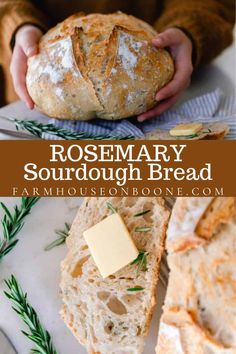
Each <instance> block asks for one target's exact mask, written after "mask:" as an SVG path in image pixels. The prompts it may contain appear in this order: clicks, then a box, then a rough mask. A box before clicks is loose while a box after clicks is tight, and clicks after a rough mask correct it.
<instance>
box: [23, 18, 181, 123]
mask: <svg viewBox="0 0 236 354" xmlns="http://www.w3.org/2000/svg"><path fill="white" fill-rule="evenodd" d="M156 34H157V33H156V31H155V30H154V29H153V28H152V27H151V26H150V25H148V24H147V23H145V22H143V21H141V20H139V19H137V18H135V17H133V16H129V15H126V14H123V13H114V14H109V15H102V14H91V15H87V16H85V15H83V14H81V13H79V14H76V15H73V16H71V17H69V18H68V19H66V20H65V21H64V22H62V23H60V24H58V25H57V26H56V27H54V28H53V29H51V30H50V31H49V32H47V33H46V34H45V35H44V36H43V37H42V39H41V41H40V44H39V54H37V55H36V56H34V57H32V58H30V59H29V61H28V73H27V78H26V82H27V88H28V91H29V93H30V95H31V97H32V98H33V100H34V102H35V103H36V105H37V107H38V108H39V109H40V110H42V111H43V112H44V113H46V114H47V115H49V116H52V117H55V118H63V119H79V120H87V119H91V118H94V117H95V116H97V117H100V118H104V119H120V118H124V117H128V116H131V115H135V114H139V113H142V112H144V111H146V110H147V109H149V108H151V107H153V106H154V105H155V104H156V101H155V94H156V92H157V91H158V90H159V89H160V88H162V87H163V86H164V85H165V84H167V82H169V81H170V80H171V78H172V76H173V74H174V66H173V60H172V59H171V56H170V54H169V53H168V52H167V51H166V50H164V49H158V50H157V49H156V48H154V47H153V45H152V44H151V40H152V38H153V37H154V36H155V35H156Z"/></svg>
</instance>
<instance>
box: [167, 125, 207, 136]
mask: <svg viewBox="0 0 236 354" xmlns="http://www.w3.org/2000/svg"><path fill="white" fill-rule="evenodd" d="M202 127H203V125H202V123H189V124H178V125H176V126H175V127H174V128H172V129H171V130H170V135H171V136H189V135H194V134H197V133H198V132H199V131H200V130H201V129H202Z"/></svg>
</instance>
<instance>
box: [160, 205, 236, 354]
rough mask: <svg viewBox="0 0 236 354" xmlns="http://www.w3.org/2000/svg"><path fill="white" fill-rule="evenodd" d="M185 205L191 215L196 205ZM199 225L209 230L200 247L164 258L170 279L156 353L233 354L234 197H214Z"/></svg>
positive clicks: (235, 339) (235, 285)
mask: <svg viewBox="0 0 236 354" xmlns="http://www.w3.org/2000/svg"><path fill="white" fill-rule="evenodd" d="M200 199H201V198H200ZM191 200H192V210H191V208H190V210H191V213H192V214H193V209H194V208H196V205H197V204H198V203H196V200H194V198H189V203H188V204H189V207H190V204H191ZM229 206H230V207H229ZM176 207H177V208H180V207H181V203H177V204H175V206H174V209H175V208H176ZM224 208H225V214H224V215H223V210H224ZM229 210H230V212H229ZM174 212H175V213H177V210H174ZM181 212H183V210H182V209H179V210H178V214H181ZM226 215H227V216H226ZM232 216H233V217H232ZM226 219H227V221H226ZM201 220H202V221H201V223H202V224H203V223H204V224H205V226H206V223H207V220H209V224H210V226H209V228H206V229H207V230H208V231H209V230H214V231H212V232H211V233H209V232H207V239H205V242H204V243H202V244H200V245H198V247H197V248H192V249H189V248H187V249H185V250H181V252H179V251H178V250H177V251H175V252H172V253H170V254H168V264H169V267H170V276H169V284H168V289H167V296H166V299H165V305H164V312H163V315H162V317H161V324H160V329H159V335H158V344H157V347H156V353H157V354H236V316H235V309H236V296H235V294H236V282H235V279H236V216H235V198H215V199H214V200H213V202H212V203H211V206H210V207H208V209H207V210H206V213H205V216H204V219H203V218H202V219H201ZM212 220H217V228H215V227H214V228H212ZM170 224H171V220H170ZM215 225H216V223H215ZM203 229H204V230H205V227H204V228H203ZM167 238H168V236H167Z"/></svg>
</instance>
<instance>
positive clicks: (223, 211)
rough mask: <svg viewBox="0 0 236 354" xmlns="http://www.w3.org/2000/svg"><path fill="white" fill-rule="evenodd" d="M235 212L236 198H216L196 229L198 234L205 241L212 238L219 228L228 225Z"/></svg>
mask: <svg viewBox="0 0 236 354" xmlns="http://www.w3.org/2000/svg"><path fill="white" fill-rule="evenodd" d="M234 212H235V198H234V197H222V198H215V199H214V200H213V201H212V203H211V204H210V205H209V206H208V208H207V209H206V211H205V213H204V214H203V216H202V218H201V219H200V221H199V223H198V224H197V227H196V234H197V235H198V236H199V237H203V238H205V239H209V238H211V237H212V236H213V235H214V234H215V232H216V230H217V228H218V226H219V225H220V224H222V223H226V222H228V221H229V219H230V218H232V217H233V215H234Z"/></svg>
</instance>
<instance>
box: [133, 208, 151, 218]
mask: <svg viewBox="0 0 236 354" xmlns="http://www.w3.org/2000/svg"><path fill="white" fill-rule="evenodd" d="M150 211H151V210H150V209H148V210H144V211H140V212H139V213H137V214H134V216H135V217H138V216H143V215H146V214H148V213H150Z"/></svg>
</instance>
